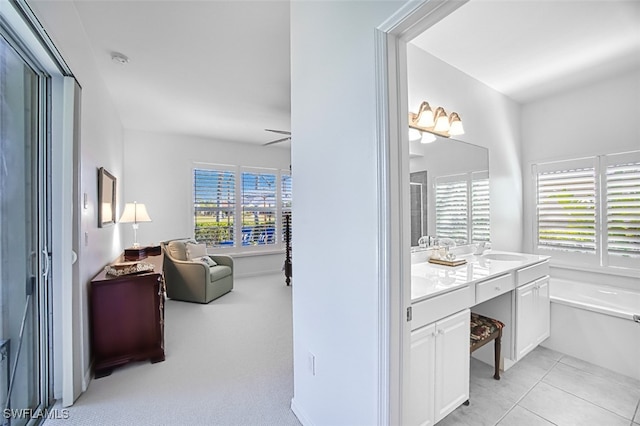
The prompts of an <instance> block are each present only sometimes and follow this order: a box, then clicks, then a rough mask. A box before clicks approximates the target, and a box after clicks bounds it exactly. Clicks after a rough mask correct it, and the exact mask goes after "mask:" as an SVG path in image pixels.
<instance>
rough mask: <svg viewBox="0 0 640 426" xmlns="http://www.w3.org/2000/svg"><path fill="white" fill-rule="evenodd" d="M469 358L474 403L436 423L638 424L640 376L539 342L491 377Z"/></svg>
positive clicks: (477, 425) (490, 372)
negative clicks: (582, 358)
mask: <svg viewBox="0 0 640 426" xmlns="http://www.w3.org/2000/svg"><path fill="white" fill-rule="evenodd" d="M492 376H493V367H492V366H490V365H487V364H485V363H483V362H481V361H478V360H476V359H474V358H472V359H471V385H470V395H471V397H470V400H469V401H470V404H469V406H464V405H462V406H460V407H458V408H457V409H456V410H455V411H454V412H453V413H451V414H449V415H448V416H447V417H445V418H444V419H442V420H441V421H440V422H439V423H438V426H449V425H452V426H453V425H455V426H462V425H468V426H485V425H487V426H488V425H499V426H538V425H539V426H549V425H559V426H569V425H576V426H577V425H580V426H618V425H619V426H640V381H638V380H634V379H631V378H629V377H626V376H623V375H620V374H617V373H614V372H612V371H609V370H606V369H604V368H601V367H598V366H595V365H593V364H589V363H587V362H584V361H581V360H579V359H576V358H573V357H570V356H567V355H563V354H561V353H559V352H555V351H552V350H550V349H547V348H543V347H538V348H536V349H535V350H534V351H532V352H531V353H530V354H529V355H527V356H526V357H525V358H524V359H522V360H521V361H519V362H518V363H517V364H516V365H514V366H513V367H512V368H510V369H509V370H507V371H506V372H504V373H503V374H502V379H501V380H494V379H493V377H492Z"/></svg>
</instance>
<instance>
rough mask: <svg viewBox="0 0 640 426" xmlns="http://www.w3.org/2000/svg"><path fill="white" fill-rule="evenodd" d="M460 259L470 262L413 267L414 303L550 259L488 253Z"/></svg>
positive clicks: (532, 255) (416, 264)
mask: <svg viewBox="0 0 640 426" xmlns="http://www.w3.org/2000/svg"><path fill="white" fill-rule="evenodd" d="M492 256H493V257H494V258H490V257H492ZM496 257H497V258H496ZM501 257H502V258H501ZM458 259H466V261H467V263H466V264H464V265H460V266H454V267H451V266H444V265H436V264H433V263H429V262H420V263H414V264H412V265H411V303H416V302H420V301H422V300H425V299H429V298H431V297H433V296H436V295H438V294H443V293H447V292H449V291H453V290H455V289H458V288H462V287H464V286H467V285H470V284H474V283H476V282H478V281H482V280H485V279H488V278H491V277H494V276H498V275H500V274H503V273H507V272H512V271H515V270H517V269H520V268H523V267H526V266H529V265H533V264H535V263H539V262H542V261H544V260H547V259H549V256H540V255H537V254H527V253H511V252H505V251H496V250H489V251H487V252H486V253H485V254H483V255H475V254H467V255H461V256H458Z"/></svg>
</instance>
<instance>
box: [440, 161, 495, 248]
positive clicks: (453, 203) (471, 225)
mask: <svg viewBox="0 0 640 426" xmlns="http://www.w3.org/2000/svg"><path fill="white" fill-rule="evenodd" d="M489 223H490V217H489V175H488V172H486V171H481V172H471V173H464V174H460V175H452V176H444V177H437V178H436V234H437V236H438V237H439V238H443V237H444V238H452V239H454V240H463V241H465V242H467V241H473V242H476V241H489V239H490V233H491V228H490V225H489Z"/></svg>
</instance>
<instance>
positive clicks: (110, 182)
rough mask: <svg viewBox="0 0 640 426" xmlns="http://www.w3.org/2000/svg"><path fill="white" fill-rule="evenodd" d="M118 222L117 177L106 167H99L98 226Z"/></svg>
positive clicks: (101, 226)
mask: <svg viewBox="0 0 640 426" xmlns="http://www.w3.org/2000/svg"><path fill="white" fill-rule="evenodd" d="M115 223H116V178H115V176H113V175H112V174H111V173H109V172H108V171H107V170H105V168H104V167H100V168H99V169H98V227H99V228H103V227H105V226H108V225H113V224H115Z"/></svg>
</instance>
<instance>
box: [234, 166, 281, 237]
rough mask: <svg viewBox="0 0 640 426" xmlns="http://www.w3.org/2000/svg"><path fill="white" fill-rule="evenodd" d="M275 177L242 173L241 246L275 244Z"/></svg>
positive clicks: (266, 174) (267, 174)
mask: <svg viewBox="0 0 640 426" xmlns="http://www.w3.org/2000/svg"><path fill="white" fill-rule="evenodd" d="M276 191H277V187H276V175H275V174H272V173H253V172H243V173H242V245H252V244H258V245H263V244H264V245H271V244H275V243H276Z"/></svg>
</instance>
